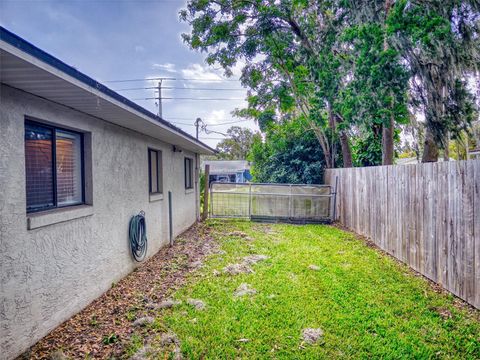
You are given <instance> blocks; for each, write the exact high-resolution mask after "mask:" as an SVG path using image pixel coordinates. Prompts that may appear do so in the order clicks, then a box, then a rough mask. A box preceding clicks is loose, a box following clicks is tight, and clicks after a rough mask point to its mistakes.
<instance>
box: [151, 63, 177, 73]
mask: <svg viewBox="0 0 480 360" xmlns="http://www.w3.org/2000/svg"><path fill="white" fill-rule="evenodd" d="M152 68H153V69H159V70H163V71H167V72H170V73H176V72H177V70H176V69H175V64H172V63H165V64H156V63H155V64H153V65H152Z"/></svg>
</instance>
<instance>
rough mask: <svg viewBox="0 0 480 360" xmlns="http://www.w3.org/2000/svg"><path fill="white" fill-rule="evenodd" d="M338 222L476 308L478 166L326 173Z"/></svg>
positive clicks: (479, 301) (479, 299) (479, 277)
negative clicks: (333, 189) (332, 187)
mask: <svg viewBox="0 0 480 360" xmlns="http://www.w3.org/2000/svg"><path fill="white" fill-rule="evenodd" d="M336 177H338V184H339V187H338V195H337V214H338V220H339V221H340V222H341V223H342V224H343V225H345V226H346V227H348V228H350V229H352V230H354V231H355V232H357V233H359V234H361V235H364V236H367V237H369V238H371V240H372V241H373V242H375V243H376V244H377V245H378V246H379V247H380V248H382V249H384V250H385V251H387V252H389V253H390V254H392V255H394V256H396V257H397V258H398V259H400V260H402V261H403V262H405V263H407V264H408V265H410V266H411V267H412V268H413V269H415V270H417V271H419V272H420V273H422V274H423V275H425V276H427V277H429V278H430V279H432V280H433V281H435V282H437V283H439V284H441V285H442V286H443V287H444V288H445V289H447V290H449V291H451V292H452V293H454V294H455V295H457V296H459V297H461V298H462V299H464V300H466V301H467V302H469V303H470V304H472V305H474V306H475V307H477V308H480V160H469V161H450V162H444V163H431V164H417V165H407V166H377V167H370V168H352V169H329V170H327V171H326V175H325V179H326V183H327V184H330V185H334V183H335V178H336Z"/></svg>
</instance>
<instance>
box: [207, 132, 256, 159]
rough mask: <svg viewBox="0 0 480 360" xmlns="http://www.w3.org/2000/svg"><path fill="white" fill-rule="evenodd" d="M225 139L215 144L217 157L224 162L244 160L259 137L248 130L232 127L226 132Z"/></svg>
mask: <svg viewBox="0 0 480 360" xmlns="http://www.w3.org/2000/svg"><path fill="white" fill-rule="evenodd" d="M226 135H227V137H226V138H225V139H224V140H222V141H220V142H219V143H218V144H217V147H216V150H217V151H218V154H217V157H218V158H220V159H225V160H245V159H246V158H247V155H248V153H249V152H250V150H251V148H252V145H253V142H254V140H255V139H258V140H260V141H261V136H260V134H258V133H254V132H253V131H252V130H250V129H248V128H242V127H240V126H232V127H230V128H229V129H228V130H227V134H226Z"/></svg>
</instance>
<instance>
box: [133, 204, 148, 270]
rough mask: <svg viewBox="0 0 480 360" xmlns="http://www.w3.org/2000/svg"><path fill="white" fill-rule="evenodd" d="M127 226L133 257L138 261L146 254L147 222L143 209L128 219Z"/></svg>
mask: <svg viewBox="0 0 480 360" xmlns="http://www.w3.org/2000/svg"><path fill="white" fill-rule="evenodd" d="M129 228H130V229H129V231H128V237H129V239H130V248H131V249H132V255H133V258H134V259H135V260H136V261H138V262H140V261H143V259H145V256H146V255H147V224H146V222H145V213H144V212H143V211H140V213H139V214H138V215H135V216H133V217H132V218H131V219H130V226H129Z"/></svg>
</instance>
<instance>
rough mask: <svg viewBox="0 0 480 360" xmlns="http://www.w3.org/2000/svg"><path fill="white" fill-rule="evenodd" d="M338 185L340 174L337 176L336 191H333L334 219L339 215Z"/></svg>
mask: <svg viewBox="0 0 480 360" xmlns="http://www.w3.org/2000/svg"><path fill="white" fill-rule="evenodd" d="M330 186H331V185H330ZM337 187H338V176H335V192H334V193H333V216H332V221H335V220H336V219H335V217H336V215H337ZM330 189H331V188H330Z"/></svg>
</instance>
